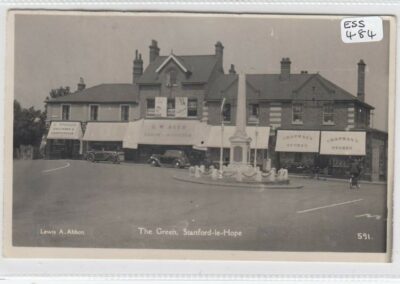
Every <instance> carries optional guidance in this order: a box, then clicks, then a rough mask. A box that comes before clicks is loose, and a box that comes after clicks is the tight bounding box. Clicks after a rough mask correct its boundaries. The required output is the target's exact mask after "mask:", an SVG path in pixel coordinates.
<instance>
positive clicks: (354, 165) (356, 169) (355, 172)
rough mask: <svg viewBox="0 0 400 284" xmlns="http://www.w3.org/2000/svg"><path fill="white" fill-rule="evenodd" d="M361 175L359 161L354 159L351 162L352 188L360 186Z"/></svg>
mask: <svg viewBox="0 0 400 284" xmlns="http://www.w3.org/2000/svg"><path fill="white" fill-rule="evenodd" d="M360 175H361V166H360V163H359V161H357V160H355V159H354V160H353V161H352V162H351V164H350V188H353V186H355V187H356V188H360V184H359V182H358V180H359V178H360Z"/></svg>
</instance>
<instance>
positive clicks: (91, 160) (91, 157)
mask: <svg viewBox="0 0 400 284" xmlns="http://www.w3.org/2000/svg"><path fill="white" fill-rule="evenodd" d="M86 159H87V160H88V161H89V162H92V163H94V155H93V154H92V153H90V154H88V155H87V158H86Z"/></svg>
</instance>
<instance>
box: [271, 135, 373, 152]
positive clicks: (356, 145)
mask: <svg viewBox="0 0 400 284" xmlns="http://www.w3.org/2000/svg"><path fill="white" fill-rule="evenodd" d="M365 148H366V133H365V132H361V131H360V132H358V131H305V130H278V134H277V140H276V147H275V151H277V152H300V153H301V152H309V153H319V154H321V155H353V156H365Z"/></svg>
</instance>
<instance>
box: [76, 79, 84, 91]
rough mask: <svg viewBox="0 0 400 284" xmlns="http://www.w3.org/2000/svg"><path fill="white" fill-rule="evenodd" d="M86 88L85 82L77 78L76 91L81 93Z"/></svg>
mask: <svg viewBox="0 0 400 284" xmlns="http://www.w3.org/2000/svg"><path fill="white" fill-rule="evenodd" d="M85 88H86V84H85V81H84V80H83V78H82V77H80V78H79V83H78V91H83V90H84V89H85Z"/></svg>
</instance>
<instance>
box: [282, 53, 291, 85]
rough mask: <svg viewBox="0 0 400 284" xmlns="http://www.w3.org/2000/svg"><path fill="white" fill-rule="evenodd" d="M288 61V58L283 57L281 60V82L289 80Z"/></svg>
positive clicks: (289, 62)
mask: <svg viewBox="0 0 400 284" xmlns="http://www.w3.org/2000/svg"><path fill="white" fill-rule="evenodd" d="M291 63H292V62H291V61H290V58H289V57H284V58H282V60H281V75H280V78H281V80H288V79H289V78H290V64H291Z"/></svg>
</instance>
